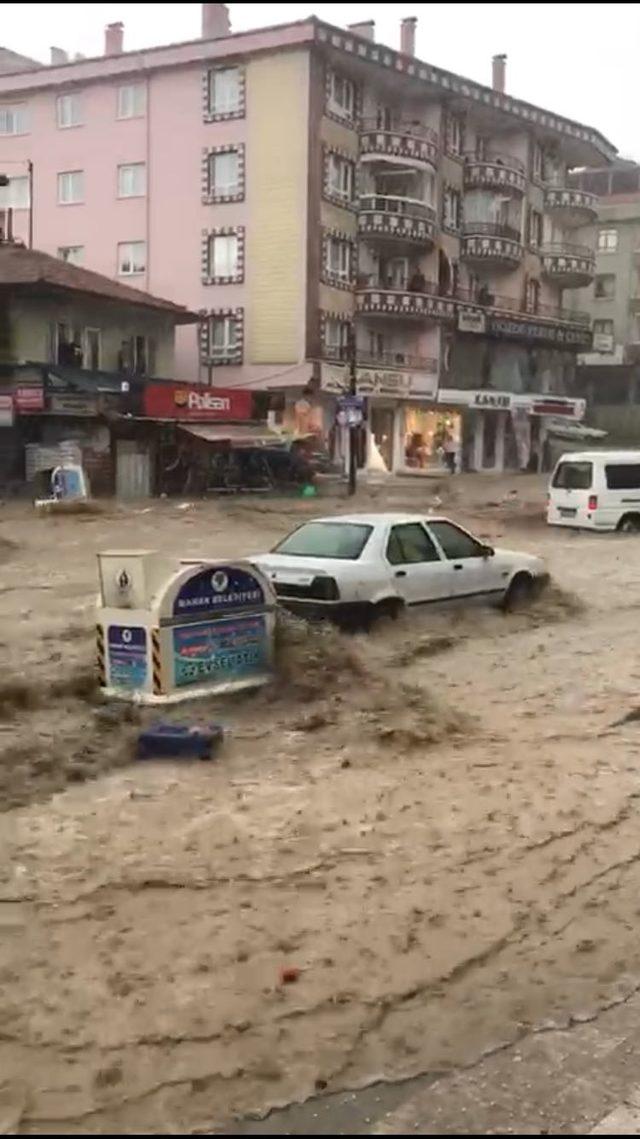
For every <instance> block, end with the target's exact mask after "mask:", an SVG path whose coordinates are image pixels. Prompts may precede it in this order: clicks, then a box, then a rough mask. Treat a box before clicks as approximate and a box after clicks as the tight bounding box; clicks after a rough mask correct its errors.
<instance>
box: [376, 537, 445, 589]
mask: <svg viewBox="0 0 640 1139" xmlns="http://www.w3.org/2000/svg"><path fill="white" fill-rule="evenodd" d="M385 556H386V559H387V562H388V564H389V571H390V574H391V577H392V578H393V583H394V585H395V587H396V589H397V590H398V593H399V594H400V596H401V597H402V598H403V600H404V601H405V603H406V604H407V605H424V604H427V603H428V602H431V601H441V600H443V599H444V598H446V597H448V596H449V595H450V592H451V587H450V583H449V578H450V577H451V576H452V573H451V567H450V565H449V563H448V562H446V561H445V560H444V559H443V558H442V556H441V554H440V551H439V550H438V547H437V546H436V544H435V542H434V541H433V539H432V538H431V537H430V536H429V534H427V531H426V529H425V527H424V526H423V525H422V523H421V522H400V523H396V525H394V526H392V527H391V529H390V530H389V534H388V537H387V547H386V554H385Z"/></svg>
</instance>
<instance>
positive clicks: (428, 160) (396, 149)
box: [360, 119, 439, 171]
mask: <svg viewBox="0 0 640 1139" xmlns="http://www.w3.org/2000/svg"><path fill="white" fill-rule="evenodd" d="M438 151H439V142H438V136H437V134H436V133H435V131H432V130H431V129H430V128H429V127H424V126H422V125H421V124H420V123H411V122H405V123H399V124H398V125H397V126H394V127H392V128H391V127H390V128H388V129H381V128H380V127H378V126H377V124H376V122H375V120H367V119H365V120H363V122H362V123H361V124H360V161H361V162H367V163H379V164H381V165H383V166H389V165H392V166H401V167H404V168H405V169H406V168H407V167H411V168H413V169H414V170H431V171H433V170H435V167H436V163H437V161H438Z"/></svg>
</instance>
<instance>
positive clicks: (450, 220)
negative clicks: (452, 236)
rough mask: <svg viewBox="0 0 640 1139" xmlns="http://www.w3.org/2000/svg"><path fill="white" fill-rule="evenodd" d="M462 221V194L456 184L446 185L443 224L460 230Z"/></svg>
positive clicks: (446, 227)
mask: <svg viewBox="0 0 640 1139" xmlns="http://www.w3.org/2000/svg"><path fill="white" fill-rule="evenodd" d="M461 222H462V195H461V193H460V191H459V190H456V189H455V187H454V186H445V190H444V195H443V199H442V224H443V226H444V228H445V229H453V230H456V231H457V230H459V229H460V225H461Z"/></svg>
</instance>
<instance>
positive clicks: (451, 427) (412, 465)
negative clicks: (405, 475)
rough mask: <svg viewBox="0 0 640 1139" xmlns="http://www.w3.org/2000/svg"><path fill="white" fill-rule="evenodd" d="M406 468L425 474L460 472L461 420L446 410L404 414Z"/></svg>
mask: <svg viewBox="0 0 640 1139" xmlns="http://www.w3.org/2000/svg"><path fill="white" fill-rule="evenodd" d="M404 420H405V422H404V465H405V467H406V468H407V469H408V470H414V471H424V470H429V469H431V470H432V469H433V468H434V467H444V468H445V469H448V470H450V471H451V472H452V473H453V472H455V471H459V470H460V455H461V440H462V416H461V415H460V412H458V411H455V410H447V409H444V408H438V409H437V410H436V409H433V408H422V407H407V408H406V409H405V412H404Z"/></svg>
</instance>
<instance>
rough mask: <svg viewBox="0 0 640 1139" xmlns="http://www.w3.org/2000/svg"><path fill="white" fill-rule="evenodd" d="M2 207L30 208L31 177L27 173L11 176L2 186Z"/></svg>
mask: <svg viewBox="0 0 640 1139" xmlns="http://www.w3.org/2000/svg"><path fill="white" fill-rule="evenodd" d="M0 208H2V209H12V210H28V209H29V179H28V177H27V176H26V175H21V176H20V177H18V178H9V181H8V184H7V185H6V186H0Z"/></svg>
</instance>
